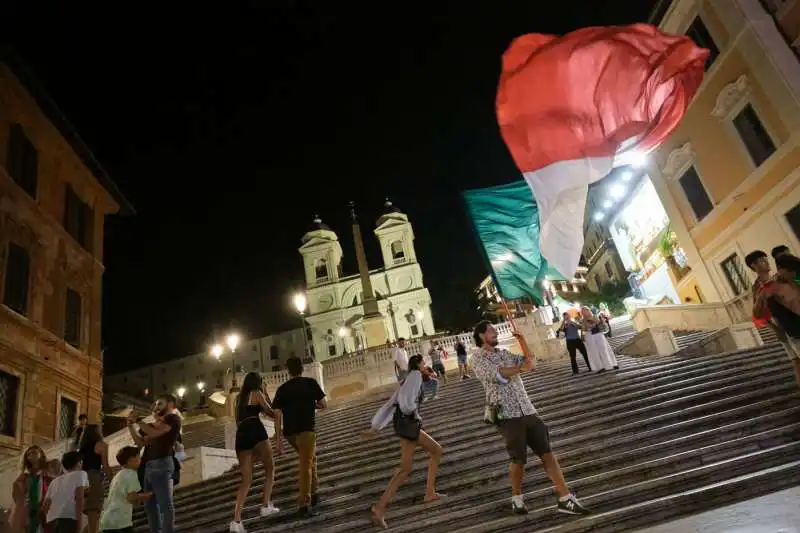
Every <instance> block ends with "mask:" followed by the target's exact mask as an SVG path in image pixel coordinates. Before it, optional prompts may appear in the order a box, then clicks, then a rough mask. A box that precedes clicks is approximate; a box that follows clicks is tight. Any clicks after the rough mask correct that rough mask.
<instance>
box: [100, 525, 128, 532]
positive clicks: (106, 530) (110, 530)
mask: <svg viewBox="0 0 800 533" xmlns="http://www.w3.org/2000/svg"><path fill="white" fill-rule="evenodd" d="M100 533H133V526H131V527H123V528H122V529H104V530H102V531H101V532H100Z"/></svg>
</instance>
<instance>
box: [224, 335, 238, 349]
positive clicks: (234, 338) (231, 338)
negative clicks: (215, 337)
mask: <svg viewBox="0 0 800 533" xmlns="http://www.w3.org/2000/svg"><path fill="white" fill-rule="evenodd" d="M225 344H227V345H228V348H230V349H231V351H233V350H235V349H236V347H237V346H239V335H237V334H236V333H231V334H230V335H228V337H227V338H226V339H225Z"/></svg>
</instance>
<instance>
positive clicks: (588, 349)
mask: <svg viewBox="0 0 800 533" xmlns="http://www.w3.org/2000/svg"><path fill="white" fill-rule="evenodd" d="M561 334H563V335H564V338H565V339H566V343H567V352H568V353H569V360H570V363H571V364H572V374H573V375H575V376H577V375H578V373H579V372H578V360H577V353H578V352H580V353H581V355H583V360H584V362H585V363H586V368H588V369H589V370H590V371H594V372H596V373H601V372H605V371H606V370H616V369H618V368H619V363H618V362H617V356H616V354H614V350H613V349H612V348H611V345H610V344H609V343H608V339H607V337H609V336H610V334H611V322H610V320H609V317H608V313H606V312H605V311H599V312H597V313H595V312H594V311H592V309H590V308H589V307H588V306H583V307H581V311H580V317H579V318H578V319H575V318H573V317H572V315H570V314H569V313H568V312H564V313H563V315H562V319H561V325H560V326H559V327H558V329H557V330H556V337H559V336H561Z"/></svg>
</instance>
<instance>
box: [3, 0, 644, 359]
mask: <svg viewBox="0 0 800 533" xmlns="http://www.w3.org/2000/svg"><path fill="white" fill-rule="evenodd" d="M652 4H653V1H652V0H613V2H612V1H611V0H607V1H597V0H573V1H572V2H568V3H566V4H560V3H558V2H544V1H535V0H526V1H517V0H508V1H496V2H473V3H470V2H451V1H445V0H438V1H433V2H424V3H423V2H405V3H388V4H386V3H380V2H378V3H369V4H367V3H363V2H320V1H306V2H301V1H290V0H270V1H266V2H217V3H208V4H203V3H186V2H144V3H141V2H140V3H118V2H99V1H84V2H41V1H37V0H28V1H24V0H11V1H10V2H8V1H7V2H3V7H0V29H1V30H2V31H1V32H0V41H3V42H1V43H0V44H5V45H11V46H12V47H13V48H14V49H15V50H16V52H17V54H18V55H19V56H20V57H21V58H22V59H23V60H24V61H25V62H26V63H27V65H28V66H29V67H30V69H31V70H32V71H33V73H34V74H35V76H36V77H37V78H38V79H39V81H40V82H41V83H42V85H44V87H45V88H46V90H47V91H48V92H49V93H50V95H51V96H52V97H53V99H54V100H55V101H56V102H57V103H58V105H59V107H60V108H61V110H62V111H63V112H64V114H65V115H66V116H67V117H68V118H69V120H70V121H71V122H72V123H73V125H74V126H75V127H76V129H77V130H78V131H79V133H80V134H81V136H82V137H83V139H84V140H85V141H86V143H87V144H88V145H89V147H90V148H91V149H92V150H93V152H94V154H95V155H96V157H97V158H98V159H99V160H100V162H101V163H102V164H103V166H104V167H105V168H106V170H107V171H108V172H109V174H110V175H111V177H112V178H113V179H114V180H115V181H116V182H117V184H118V185H119V186H120V188H121V189H122V190H123V191H124V193H125V194H126V196H127V197H128V199H129V200H130V201H131V202H132V203H133V204H134V206H135V208H136V210H137V214H136V216H133V217H127V218H120V217H112V218H110V219H108V220H107V225H106V245H105V246H106V248H105V257H104V262H105V265H106V275H105V286H104V291H105V293H104V315H103V320H104V327H103V330H104V339H103V343H104V345H105V346H106V355H105V362H106V372H107V373H114V372H117V371H120V370H124V369H126V368H131V367H136V366H142V365H145V364H148V363H150V362H153V361H159V360H164V359H170V358H175V357H180V356H184V355H188V354H190V353H195V352H198V351H201V350H203V349H204V348H205V346H206V345H207V342H208V341H209V339H210V336H211V334H212V330H213V328H225V327H228V326H235V327H237V328H239V329H241V330H242V331H244V333H245V334H246V335H248V336H260V335H265V334H268V333H272V332H277V331H280V330H283V329H285V328H289V327H296V326H297V325H298V319H297V317H296V316H295V315H294V314H293V313H292V310H291V307H290V304H289V295H290V294H291V292H292V289H293V288H299V287H300V286H301V282H302V262H301V259H300V255H299V254H298V253H297V248H298V247H299V245H300V237H301V236H302V234H303V233H304V232H305V231H306V230H307V228H308V227H309V224H310V221H311V218H312V215H313V214H314V213H315V212H318V213H319V214H320V215H321V217H322V219H323V220H324V221H325V222H326V223H327V224H329V225H330V226H332V227H333V229H334V230H336V231H337V232H338V234H339V238H340V239H341V241H342V246H343V248H344V252H345V264H344V269H345V272H346V273H355V271H356V266H355V257H354V251H353V245H352V237H351V234H350V225H349V218H348V209H347V204H348V202H349V201H350V200H354V201H355V202H356V203H357V205H358V206H359V211H360V214H361V219H362V224H363V230H364V232H365V236H366V245H367V253H368V258H369V260H370V266H371V267H373V268H375V267H378V266H380V264H379V261H380V259H379V251H378V249H377V248H378V247H377V243H376V240H375V239H374V237H373V236H372V235H371V230H372V228H373V227H374V222H375V220H376V219H377V218H378V216H379V215H380V212H381V209H382V204H383V200H384V197H385V196H389V197H390V198H391V199H392V201H393V202H394V203H395V205H397V206H398V207H400V208H401V209H402V210H403V211H404V212H406V213H407V214H408V215H409V217H410V219H411V222H412V223H413V224H414V230H415V233H416V248H417V255H418V256H419V258H420V262H421V264H422V268H423V273H424V275H425V283H426V285H427V287H428V288H429V290H430V291H431V295H432V297H433V304H434V317H435V320H436V323H437V327H439V328H460V327H466V326H468V325H469V324H471V323H472V322H473V321H474V320H475V319H476V316H475V311H474V304H473V303H472V289H473V288H474V287H475V285H476V284H477V283H478V282H479V281H480V280H481V279H482V277H483V276H484V275H485V274H486V270H485V267H484V266H483V264H482V259H481V257H480V254H479V252H478V248H477V246H476V244H475V241H474V239H473V236H472V233H471V229H470V226H469V223H468V221H467V219H466V217H465V214H464V212H463V209H462V207H461V200H460V195H459V193H460V191H461V190H463V189H465V188H471V187H479V186H488V185H492V184H498V183H503V182H509V181H512V180H515V179H517V178H518V177H519V174H518V172H517V170H516V168H515V166H514V164H513V161H512V160H511V158H510V156H509V155H508V153H507V151H506V149H505V146H504V145H503V142H502V139H501V138H500V135H499V132H498V128H497V125H496V123H495V116H494V93H495V88H496V82H497V77H498V74H499V70H500V58H501V55H502V53H503V51H504V50H505V48H506V47H507V46H508V44H509V43H510V41H511V40H512V39H513V38H514V37H516V36H519V35H521V34H523V33H529V32H545V33H565V32H567V31H570V30H572V29H576V28H579V27H583V26H589V25H609V24H626V23H631V22H636V21H644V20H646V18H647V15H648V14H649V11H650V8H651V6H652ZM612 5H613V8H612V7H610V6H612Z"/></svg>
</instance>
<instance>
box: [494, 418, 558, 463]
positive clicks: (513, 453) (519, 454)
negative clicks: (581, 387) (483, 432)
mask: <svg viewBox="0 0 800 533" xmlns="http://www.w3.org/2000/svg"><path fill="white" fill-rule="evenodd" d="M497 429H499V430H500V433H501V434H502V435H503V438H504V439H505V441H506V451H508V456H509V458H510V459H511V462H512V463H517V464H522V465H524V464H525V463H526V462H528V447H530V449H531V450H532V451H533V453H535V454H536V455H538V456H542V455H544V454H546V453H550V430H549V429H547V424H545V423H544V422H542V419H541V418H539V417H538V416H536V415H526V416H523V417H520V418H509V419H506V420H501V421H499V422H498V423H497Z"/></svg>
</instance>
